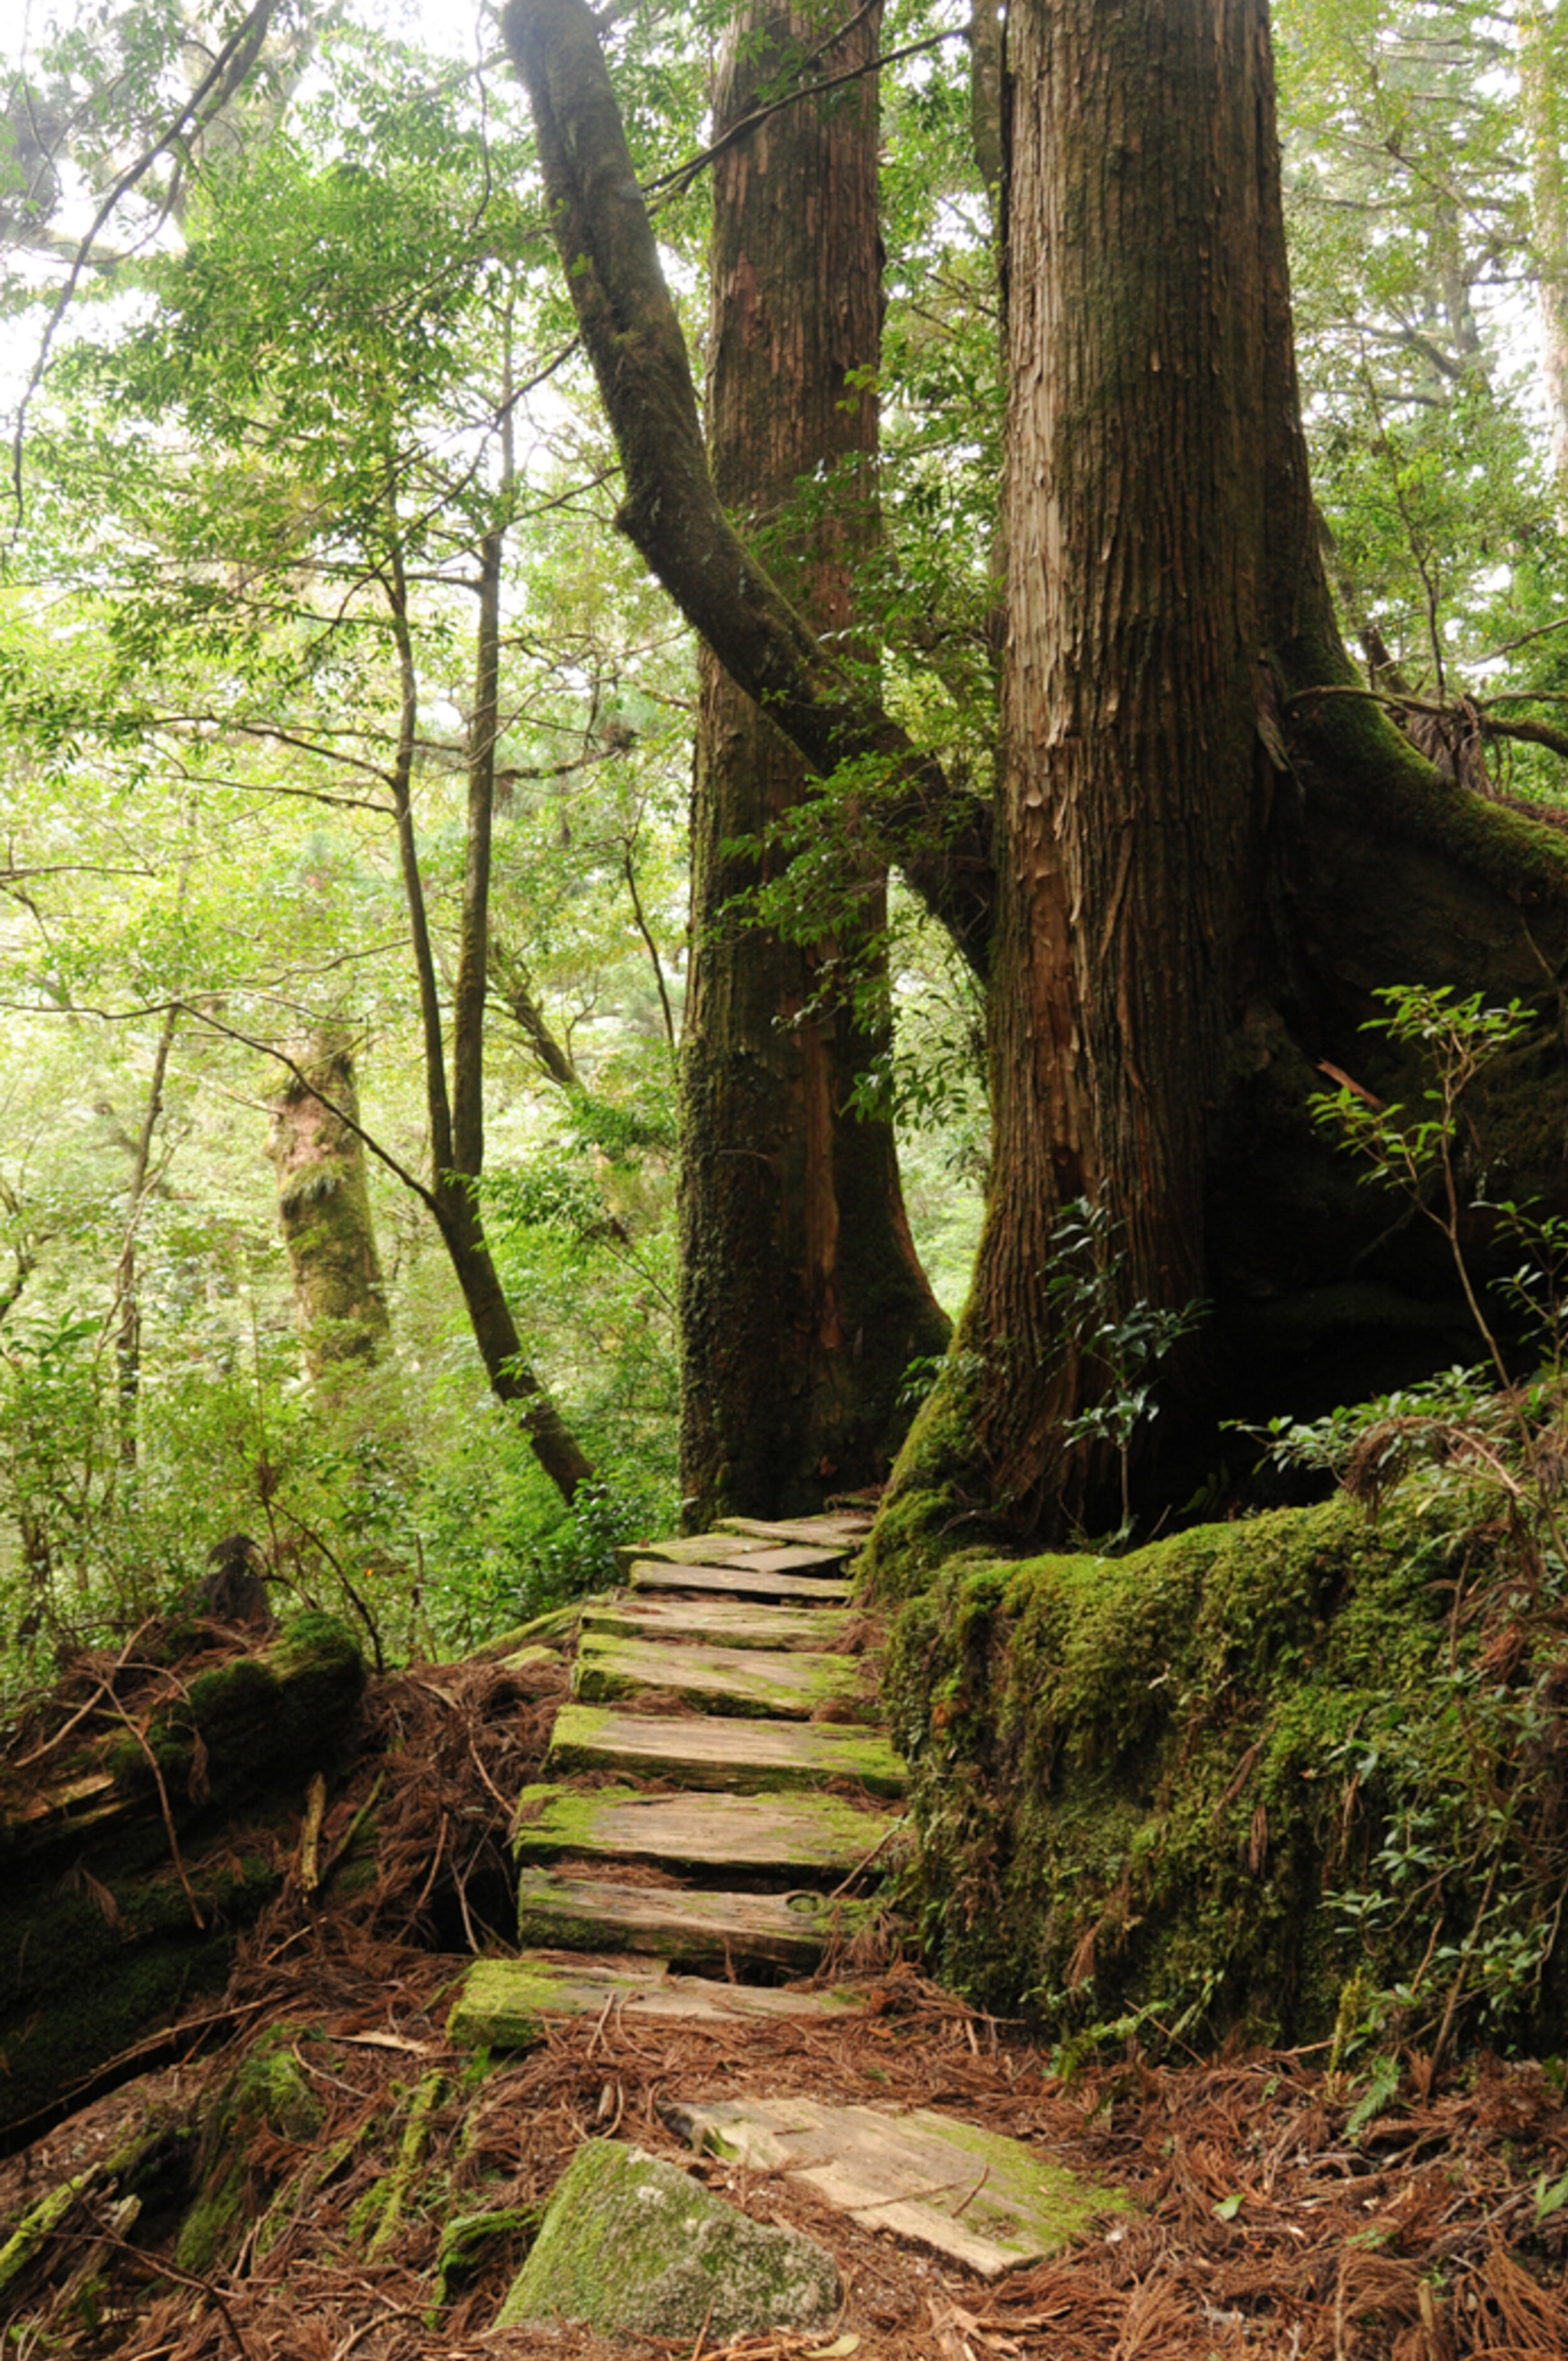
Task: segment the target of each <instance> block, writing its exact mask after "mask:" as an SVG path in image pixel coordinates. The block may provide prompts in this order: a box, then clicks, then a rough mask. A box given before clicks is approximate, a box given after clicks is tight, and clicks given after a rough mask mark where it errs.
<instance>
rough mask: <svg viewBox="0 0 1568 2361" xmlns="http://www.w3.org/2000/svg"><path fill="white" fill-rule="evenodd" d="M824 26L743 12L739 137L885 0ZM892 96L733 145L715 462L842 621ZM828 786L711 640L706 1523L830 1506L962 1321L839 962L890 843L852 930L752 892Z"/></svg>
mask: <svg viewBox="0 0 1568 2361" xmlns="http://www.w3.org/2000/svg"><path fill="white" fill-rule="evenodd" d="M825 30H826V27H825V26H824V23H823V20H822V18H821V17H820V16H819V15H817V14H816V13H812V12H803V11H801V10H800V9H797V8H791V7H788V6H779V5H753V6H751V7H750V8H748V9H746V10H745V11H743V12H742V14H741V15H740V16H739V17H738V18H737V19H736V21H735V23H734V24H733V25H732V26H731V27H730V28H729V33H728V35H727V37H726V40H725V45H724V50H723V55H722V59H721V63H720V71H719V78H718V92H717V95H716V101H715V108H714V128H715V134H716V137H719V138H722V137H724V135H725V134H726V133H727V132H728V131H729V130H731V129H732V128H733V127H734V126H737V125H739V124H740V123H741V122H743V121H744V120H745V118H746V117H747V116H749V115H751V114H752V113H753V112H754V111H755V110H756V109H757V108H758V106H759V105H760V104H765V103H766V101H767V99H768V98H769V97H770V96H771V95H773V94H774V93H776V92H777V91H778V90H779V89H780V88H787V87H788V86H789V85H790V83H791V81H792V79H793V76H794V75H795V73H796V72H797V71H798V70H799V67H800V63H801V60H802V59H803V58H804V57H806V55H807V54H808V53H819V54H820V58H821V62H822V70H823V71H831V72H832V73H835V74H839V73H848V72H851V71H855V70H856V69H864V68H865V67H866V66H867V65H868V64H869V63H870V61H871V60H872V59H873V58H874V57H875V55H876V50H877V43H878V39H879V38H880V30H881V10H880V7H872V9H871V10H870V11H869V12H867V11H861V10H857V11H854V12H852V13H851V14H850V18H849V22H848V24H847V26H846V27H845V29H844V31H843V32H842V34H841V35H839V38H836V39H833V40H831V41H830V43H829V44H828V46H827V47H826V48H825V47H824V34H825ZM877 121H878V110H877V93H876V80H875V76H874V75H872V74H866V75H865V77H864V79H862V80H861V81H859V82H853V83H851V84H850V87H849V88H848V89H847V90H843V89H840V90H838V91H835V92H834V93H831V94H830V95H829V96H826V97H822V98H806V99H804V100H802V101H801V102H800V103H799V104H795V105H792V106H789V107H786V108H784V110H783V111H782V112H780V113H778V114H774V115H771V116H769V117H768V118H767V119H766V120H765V121H763V122H762V123H761V124H760V125H759V126H757V127H756V128H755V129H754V130H751V131H750V132H748V133H746V134H745V135H744V136H743V137H739V138H737V139H736V140H735V141H734V143H733V144H732V145H731V146H730V147H729V148H727V149H725V151H724V152H723V153H722V154H721V155H720V156H719V158H718V161H717V163H716V165H715V167H714V235H713V246H712V258H711V264H710V286H711V303H712V317H711V332H710V339H709V347H708V352H709V372H708V376H709V385H708V392H709V400H708V431H709V444H710V449H711V453H712V462H713V473H714V479H715V483H716V485H717V488H718V495H719V498H720V499H721V500H723V502H724V504H725V506H726V508H727V509H729V511H730V512H731V514H732V515H734V516H735V517H736V519H737V520H738V521H739V522H741V523H742V525H743V528H745V529H747V530H749V531H751V533H755V534H757V535H759V536H760V537H762V538H763V539H764V540H765V543H766V545H767V547H768V549H769V551H770V555H771V556H772V558H773V564H774V568H775V571H776V572H777V574H778V576H779V577H780V578H781V580H782V581H783V582H784V585H785V587H787V588H788V589H789V590H790V592H791V594H792V596H793V598H795V601H796V603H797V605H798V606H799V608H800V609H801V610H802V611H803V612H804V613H805V614H806V615H807V616H808V617H809V618H810V620H811V621H812V622H813V623H814V624H815V625H816V627H817V630H818V631H821V632H823V633H824V634H828V635H830V636H831V638H832V639H833V640H834V641H835V642H836V643H838V644H839V645H840V646H841V645H843V644H844V641H845V638H846V635H847V634H848V633H849V631H850V629H851V628H852V623H853V615H854V581H853V569H854V566H855V562H856V560H857V558H858V557H860V556H861V555H863V554H864V552H865V551H866V549H867V548H868V546H869V545H870V544H872V541H873V540H874V538H875V534H876V530H877V516H876V487H875V478H874V467H875V456H876V446H877V401H876V394H875V390H874V382H873V379H874V372H875V369H876V366H877V360H878V354H879V347H880V325H881V323H880V304H881V291H880V272H879V267H878V236H877V219H878V215H877ZM818 470H831V474H832V489H831V491H830V492H829V493H828V495H827V496H826V497H825V496H824V494H823V491H822V489H821V485H820V482H818V483H817V484H816V485H815V486H814V485H813V484H812V483H811V482H810V481H809V480H803V479H810V478H813V477H814V475H816V474H817V471H818ZM808 792H809V788H808V780H807V774H806V766H805V764H804V763H802V761H801V759H800V756H799V755H798V754H797V753H796V752H795V750H794V748H793V747H791V746H790V745H789V744H788V742H787V741H785V740H784V738H782V737H781V736H780V734H779V732H778V730H776V729H775V728H774V726H773V722H772V721H771V720H769V719H767V717H766V715H765V714H764V712H763V711H762V708H760V707H759V706H758V705H756V704H755V703H754V702H753V701H752V699H751V697H749V696H747V695H746V693H745V692H744V691H743V690H742V689H740V688H739V687H737V686H735V684H734V683H733V682H732V681H731V680H730V678H729V675H728V674H727V673H726V672H725V671H724V669H723V668H722V666H721V665H720V664H718V661H717V660H716V658H715V657H714V656H713V655H712V653H710V652H709V651H707V650H706V649H705V650H704V652H703V656H702V708H701V719H700V722H699V726H698V733H697V748H696V797H695V802H694V807H693V819H692V851H693V861H692V868H693V892H692V931H693V938H694V941H695V945H696V959H695V971H694V978H693V985H692V992H691V997H690V1000H689V1003H688V1009H687V1019H686V1028H685V1041H684V1044H683V1053H682V1069H683V1072H682V1093H683V1108H684V1139H683V1157H682V1235H683V1249H684V1251H683V1286H682V1351H683V1368H682V1404H683V1414H682V1484H683V1489H684V1491H685V1494H686V1496H687V1499H688V1500H689V1501H690V1502H691V1503H692V1504H693V1513H694V1514H695V1516H696V1518H697V1520H698V1521H700V1522H704V1523H707V1522H711V1521H712V1519H713V1518H714V1517H715V1516H716V1515H718V1514H722V1513H724V1512H725V1511H727V1510H730V1511H733V1510H744V1511H746V1512H748V1513H750V1514H752V1515H779V1514H783V1513H788V1512H791V1511H798V1510H808V1509H813V1508H816V1507H818V1506H820V1504H821V1502H822V1500H823V1499H824V1497H825V1496H826V1495H827V1494H828V1493H829V1492H831V1491H833V1490H836V1489H843V1488H846V1487H858V1486H861V1485H863V1484H866V1483H869V1482H872V1481H874V1480H876V1479H877V1478H879V1477H883V1476H885V1475H886V1473H887V1470H888V1468H889V1466H891V1464H892V1459H893V1454H894V1450H895V1449H896V1447H897V1444H898V1442H899V1440H900V1438H901V1436H902V1433H903V1428H904V1425H905V1419H904V1417H903V1416H902V1415H901V1413H900V1411H899V1408H898V1400H897V1396H898V1390H899V1383H900V1379H901V1378H902V1376H903V1374H904V1371H905V1367H906V1365H907V1363H908V1361H909V1360H910V1358H911V1357H912V1356H914V1355H916V1354H929V1353H933V1352H938V1351H940V1349H941V1347H942V1345H943V1344H944V1342H945V1340H946V1334H947V1324H948V1323H947V1322H946V1320H945V1318H944V1317H943V1315H942V1313H941V1312H940V1311H939V1310H938V1306H937V1304H936V1302H935V1301H934V1300H933V1298H932V1296H931V1293H930V1290H929V1288H928V1287H927V1284H926V1279H925V1276H924V1274H923V1272H922V1271H921V1269H920V1267H919V1264H918V1262H917V1261H916V1255H915V1249H914V1246H913V1242H912V1240H911V1238H910V1235H909V1225H908V1223H907V1221H906V1219H905V1212H904V1202H903V1197H902V1193H901V1191H900V1187H899V1179H898V1163H897V1153H896V1149H895V1146H894V1137H893V1130H892V1126H891V1125H889V1124H887V1123H885V1122H880V1121H874V1120H865V1121H861V1120H857V1119H856V1117H855V1116H854V1115H851V1114H850V1112H849V1101H850V1093H851V1091H852V1088H853V1084H854V1081H855V1077H856V1075H857V1073H859V1072H861V1071H864V1070H865V1068H866V1067H867V1066H868V1065H869V1064H870V1062H871V1060H872V1058H873V1056H874V1055H875V1054H876V1052H877V1050H878V1049H880V1048H881V1047H882V1046H883V1044H882V1039H881V1037H880V1035H879V1034H878V1032H876V1031H875V1030H874V1029H872V1028H871V1027H868V1026H867V1025H866V1024H865V1023H863V1022H861V1021H860V1020H859V1019H858V1017H857V1016H856V1013H855V1010H854V1009H853V1007H852V1006H851V1005H849V1002H848V999H847V996H846V993H845V991H844V989H843V987H842V986H841V985H836V984H835V983H834V980H833V978H834V971H835V966H836V965H838V963H839V962H841V961H844V960H845V959H846V958H848V959H849V960H850V961H853V962H855V963H856V965H857V968H858V974H859V979H860V982H861V985H862V987H864V988H866V989H871V990H874V987H875V984H876V983H877V975H876V972H875V962H876V954H875V952H874V951H868V950H867V948H866V945H867V941H868V939H872V940H874V938H875V936H876V934H877V932H878V931H879V930H880V929H881V928H882V926H883V920H884V916H885V912H884V894H883V878H882V875H881V873H880V871H879V870H878V868H877V867H876V866H875V865H874V863H872V862H871V861H870V860H869V859H868V860H867V862H866V863H865V865H864V868H863V872H862V873H861V875H860V877H859V878H858V879H857V880H855V881H853V885H852V890H851V892H850V894H849V895H847V896H846V904H845V911H844V917H843V922H842V931H841V933H840V935H839V937H838V938H837V939H833V940H823V941H818V942H816V943H813V944H810V945H806V944H802V943H798V942H794V941H790V940H786V939H784V938H783V937H781V936H780V935H779V934H778V933H777V932H775V931H774V930H773V928H766V927H763V926H761V925H759V924H758V923H757V920H756V916H755V909H754V904H753V905H752V906H750V907H749V906H748V905H749V903H750V902H751V896H752V895H753V893H754V889H755V888H756V887H757V886H758V885H760V884H764V883H765V882H766V881H767V879H768V878H769V876H770V874H771V873H773V872H774V871H775V870H776V869H777V868H778V867H779V866H780V865H781V864H782V862H784V860H786V859H787V858H788V854H787V852H786V851H765V852H763V853H762V856H761V857H760V858H759V857H758V856H757V855H756V854H755V853H753V852H751V851H737V850H734V849H733V848H734V847H735V846H736V845H737V844H738V843H740V842H742V841H744V842H746V843H747V844H749V845H751V846H755V845H757V844H758V843H759V842H760V841H761V840H763V839H764V838H765V837H766V836H767V834H768V831H769V830H770V829H771V828H773V825H774V824H775V823H776V822H777V821H779V820H780V819H782V818H784V816H785V815H787V814H788V812H789V811H790V810H791V809H792V808H793V807H795V806H796V805H798V804H799V802H800V801H801V800H802V798H803V797H804V796H806V794H807V793H808ZM842 972H843V970H842V967H841V966H839V973H840V974H841V973H842Z"/></svg>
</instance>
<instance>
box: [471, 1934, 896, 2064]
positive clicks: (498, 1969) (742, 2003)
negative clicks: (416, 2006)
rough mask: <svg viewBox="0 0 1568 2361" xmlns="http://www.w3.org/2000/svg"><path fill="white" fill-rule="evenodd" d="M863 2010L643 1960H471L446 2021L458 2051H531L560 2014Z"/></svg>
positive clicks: (703, 2017)
mask: <svg viewBox="0 0 1568 2361" xmlns="http://www.w3.org/2000/svg"><path fill="white" fill-rule="evenodd" d="M864 2006H865V2003H864V2001H863V2000H862V1999H861V1997H860V1995H859V1994H858V1993H833V1992H812V1993H792V1992H775V1991H771V1990H769V1989H768V1988H767V1987H765V1986H760V1985H756V1984H732V1983H729V1982H725V1983H715V1982H708V1981H707V1980H706V1979H705V1978H703V1977H701V1976H677V1975H673V1974H671V1972H670V1971H669V1970H668V1969H667V1968H665V1967H663V1965H656V1964H654V1963H653V1962H652V1961H650V1960H632V1959H630V1958H628V1959H620V1960H587V1959H583V1958H580V1957H572V1958H552V1957H551V1956H550V1955H548V1954H547V1953H541V1952H531V1953H528V1954H526V1955H525V1956H524V1957H523V1958H522V1959H521V1960H475V1962H474V1964H473V1966H472V1967H471V1968H470V1969H469V1971H468V1972H467V1974H466V1976H465V1977H464V1979H463V1989H462V1991H461V1992H460V1993H458V1995H457V1998H456V2000H455V2003H454V2004H453V2007H452V2011H451V2014H450V2015H449V2016H448V2017H447V2020H446V2032H447V2038H448V2039H449V2040H451V2041H452V2042H454V2043H455V2045H456V2047H457V2048H459V2049H531V2048H533V2046H534V2045H535V2043H537V2042H540V2041H543V2038H544V2029H545V2026H547V2025H548V2024H550V2023H552V2022H554V2021H555V2020H557V2019H560V2018H563V2017H566V2018H570V2017H595V2018H598V2017H600V2016H603V2015H605V2013H606V2011H607V2010H614V2011H615V2012H617V2013H618V2014H619V2013H620V2012H622V2011H624V2013H625V2014H626V2015H628V2016H636V2017H678V2018H686V2019H690V2020H692V2021H694V2022H696V2023H707V2024H718V2025H722V2024H725V2023H729V2024H734V2023H735V2022H736V2021H737V2020H740V2021H741V2022H744V2021H745V2020H746V2019H747V2018H752V2019H755V2018H757V2017H770V2016H797V2017H835V2016H852V2015H857V2014H859V2013H860V2012H861V2010H863V2008H864Z"/></svg>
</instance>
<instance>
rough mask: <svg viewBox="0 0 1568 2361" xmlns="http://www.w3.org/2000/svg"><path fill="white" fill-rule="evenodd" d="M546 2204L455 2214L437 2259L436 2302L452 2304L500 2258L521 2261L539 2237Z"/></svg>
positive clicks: (512, 2206)
mask: <svg viewBox="0 0 1568 2361" xmlns="http://www.w3.org/2000/svg"><path fill="white" fill-rule="evenodd" d="M543 2218H544V2208H543V2205H503V2206H498V2207H496V2208H495V2210H494V2211H493V2212H491V2213H455V2214H454V2215H453V2217H452V2219H451V2220H450V2221H449V2222H448V2223H447V2224H446V2226H445V2228H444V2230H443V2231H442V2234H441V2245H440V2247H439V2248H438V2250H437V2253H436V2257H435V2302H436V2308H437V2309H438V2310H439V2308H440V2307H441V2306H442V2305H443V2304H444V2303H446V2302H448V2301H450V2300H451V2296H452V2292H453V2290H455V2289H456V2288H460V2287H463V2286H465V2285H466V2283H467V2281H468V2280H470V2279H476V2278H477V2276H478V2274H479V2273H480V2272H481V2271H482V2270H484V2269H486V2268H488V2266H489V2264H490V2263H491V2262H492V2261H494V2260H495V2259H496V2258H497V2257H498V2255H501V2256H504V2257H506V2258H507V2259H508V2260H509V2261H513V2262H515V2260H516V2259H517V2258H519V2257H521V2255H522V2254H523V2253H524V2252H526V2250H527V2248H528V2247H529V2246H532V2243H533V2241H534V2239H535V2238H536V2237H537V2236H538V2235H539V2224H540V2223H541V2222H542V2221H543Z"/></svg>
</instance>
